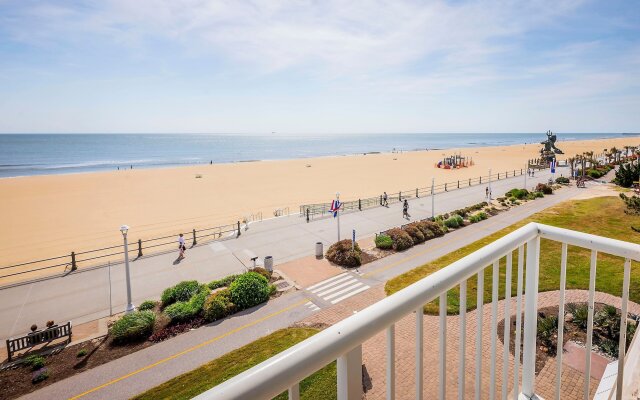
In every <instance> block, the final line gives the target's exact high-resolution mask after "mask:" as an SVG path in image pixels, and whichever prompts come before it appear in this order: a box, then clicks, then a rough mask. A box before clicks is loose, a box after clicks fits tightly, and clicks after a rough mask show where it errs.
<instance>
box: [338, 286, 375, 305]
mask: <svg viewBox="0 0 640 400" xmlns="http://www.w3.org/2000/svg"><path fill="white" fill-rule="evenodd" d="M367 289H369V286H367V285H364V286H363V287H361V288H359V289H358V290H355V291H353V292H349V293H347V294H345V295H344V296H342V297H339V298H337V299H335V300H332V301H331V304H336V303H339V302H341V301H342V300H344V299H346V298H348V297H351V296H353V295H356V294H358V293H360V292H364V291H365V290H367Z"/></svg>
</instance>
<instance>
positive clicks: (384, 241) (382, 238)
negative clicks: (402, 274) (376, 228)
mask: <svg viewBox="0 0 640 400" xmlns="http://www.w3.org/2000/svg"><path fill="white" fill-rule="evenodd" d="M375 242H376V247H377V248H379V249H382V250H389V249H391V248H392V247H393V240H391V238H390V237H389V235H384V234H383V235H378V236H376V239H375Z"/></svg>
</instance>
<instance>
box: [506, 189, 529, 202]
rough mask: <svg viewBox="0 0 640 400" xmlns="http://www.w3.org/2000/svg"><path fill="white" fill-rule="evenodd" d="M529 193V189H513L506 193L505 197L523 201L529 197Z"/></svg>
mask: <svg viewBox="0 0 640 400" xmlns="http://www.w3.org/2000/svg"><path fill="white" fill-rule="evenodd" d="M528 194H529V191H528V190H527V189H511V190H509V191H508V192H507V193H505V194H504V195H505V197H513V198H515V199H518V200H522V199H524V198H526V197H527V195H528Z"/></svg>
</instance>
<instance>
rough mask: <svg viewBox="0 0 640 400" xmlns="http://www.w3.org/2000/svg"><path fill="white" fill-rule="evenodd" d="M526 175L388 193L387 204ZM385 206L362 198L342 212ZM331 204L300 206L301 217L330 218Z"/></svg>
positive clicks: (506, 174)
mask: <svg viewBox="0 0 640 400" xmlns="http://www.w3.org/2000/svg"><path fill="white" fill-rule="evenodd" d="M524 173H526V171H525V170H523V169H519V170H518V169H515V170H510V171H505V172H499V173H497V174H491V175H490V176H489V175H486V176H479V177H477V178H468V179H460V180H457V181H452V182H446V183H440V184H437V185H433V186H429V187H421V188H415V189H410V190H402V191H400V192H395V193H388V194H387V203H388V204H394V203H398V202H401V201H403V200H405V199H415V198H420V197H426V196H431V195H432V194H438V193H444V192H451V191H453V190H458V189H463V188H467V187H471V186H477V185H483V184H486V185H488V184H489V183H490V182H491V181H497V180H501V179H507V178H513V177H516V176H522V175H523V174H524ZM382 205H383V197H382V194H380V195H378V196H373V197H366V198H361V199H358V200H350V201H343V202H342V207H341V208H340V210H341V212H343V213H344V212H350V211H362V210H366V209H369V208H374V207H381V206H382ZM330 209H331V203H330V202H329V203H316V204H305V205H301V206H300V216H301V217H306V218H307V221H309V220H312V219H316V218H321V217H323V216H325V217H328V216H329V215H330V213H329V210H330Z"/></svg>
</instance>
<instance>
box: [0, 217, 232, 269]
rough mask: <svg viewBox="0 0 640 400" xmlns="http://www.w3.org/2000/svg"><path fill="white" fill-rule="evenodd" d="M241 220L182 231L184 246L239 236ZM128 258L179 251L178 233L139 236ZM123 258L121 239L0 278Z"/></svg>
mask: <svg viewBox="0 0 640 400" xmlns="http://www.w3.org/2000/svg"><path fill="white" fill-rule="evenodd" d="M240 233H241V230H240V222H239V221H238V222H237V223H235V224H229V225H222V226H216V227H213V228H205V229H199V230H198V229H192V230H191V231H190V232H186V233H185V232H183V234H184V239H185V245H189V244H190V246H191V247H194V246H196V245H197V244H198V243H207V242H211V241H214V240H220V239H221V238H223V237H225V236H236V237H237V236H240ZM127 246H128V253H129V257H133V258H134V259H136V258H140V257H142V256H143V255H145V254H150V253H160V252H164V251H169V250H175V251H178V234H173V235H167V236H162V237H157V238H151V239H145V240H142V239H138V240H137V241H133V242H127ZM122 259H124V241H123V243H121V244H117V245H114V246H109V247H103V248H100V249H94V250H87V251H81V252H74V251H72V252H71V253H70V254H65V255H62V256H58V257H51V258H46V259H42V260H35V261H28V262H24V263H20V264H14V265H9V266H6V267H0V279H2V278H8V277H12V276H16V275H24V274H29V273H33V272H38V271H44V270H51V272H52V273H56V272H58V273H64V272H67V271H75V270H76V269H78V267H88V266H100V265H106V264H107V262H110V261H113V260H122Z"/></svg>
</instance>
